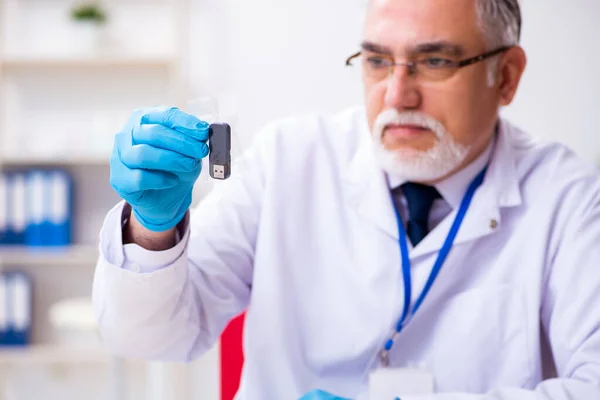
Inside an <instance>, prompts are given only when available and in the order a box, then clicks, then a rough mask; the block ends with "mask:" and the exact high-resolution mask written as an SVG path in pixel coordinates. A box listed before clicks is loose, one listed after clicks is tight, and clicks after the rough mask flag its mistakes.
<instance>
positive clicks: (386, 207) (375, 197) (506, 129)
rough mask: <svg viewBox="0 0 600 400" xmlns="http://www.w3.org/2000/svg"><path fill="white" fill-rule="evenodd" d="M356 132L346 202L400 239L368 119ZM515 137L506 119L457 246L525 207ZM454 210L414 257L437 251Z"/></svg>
mask: <svg viewBox="0 0 600 400" xmlns="http://www.w3.org/2000/svg"><path fill="white" fill-rule="evenodd" d="M358 129H359V131H360V135H361V138H360V140H361V142H360V145H359V149H358V150H357V152H356V154H355V156H354V157H353V158H352V159H351V161H350V164H349V166H348V169H347V171H346V174H345V181H346V182H347V200H348V202H349V204H350V205H351V206H352V207H355V209H356V210H357V212H358V213H359V214H360V215H362V216H363V217H364V218H365V219H367V220H369V221H370V222H372V223H373V224H375V225H376V226H377V227H378V228H379V229H380V230H381V231H383V232H384V233H385V234H387V235H388V236H390V237H392V238H394V239H396V240H398V227H397V224H396V215H395V212H394V205H393V200H392V195H391V189H390V186H389V183H388V179H387V175H386V174H385V173H384V172H383V171H382V169H381V168H380V167H379V165H378V163H377V160H376V159H375V154H374V151H373V142H372V138H371V134H370V132H369V129H368V126H367V124H366V120H364V118H363V119H361V122H360V126H359V127H358ZM515 133H516V128H514V127H513V126H512V125H510V124H509V123H508V122H506V121H504V120H499V126H498V134H497V139H496V143H495V145H494V146H493V147H492V150H491V156H490V158H489V165H488V170H487V172H486V176H485V178H484V181H483V183H482V185H481V186H480V188H479V189H478V190H477V192H476V193H475V196H474V198H473V200H472V203H471V207H470V208H469V211H468V212H467V215H466V217H465V219H464V221H463V225H462V226H461V229H460V230H459V232H458V235H457V237H456V240H455V242H454V243H455V244H459V243H462V242H465V241H469V240H474V239H476V238H478V237H481V236H485V235H488V234H491V233H493V232H495V231H497V230H498V229H499V228H500V226H501V222H502V220H501V213H500V210H501V209H502V208H505V207H514V206H518V205H520V204H521V202H522V198H521V191H520V186H519V180H520V177H519V175H518V171H517V167H516V161H515V158H514V154H513V152H514V148H513V146H512V141H514V139H513V137H514V135H515ZM456 211H457V208H454V210H453V211H452V212H451V213H450V214H449V215H448V216H447V217H446V218H445V219H444V220H443V221H442V222H441V223H440V224H438V226H437V227H436V228H435V229H433V230H432V231H431V232H430V234H429V235H427V236H426V237H425V239H423V241H421V242H420V243H419V245H418V246H417V247H415V248H414V249H413V248H412V247H411V249H410V252H411V258H413V257H418V256H420V255H424V254H427V253H429V252H432V251H439V249H440V247H441V244H442V243H443V242H444V239H445V237H446V235H447V234H448V231H449V229H450V226H451V225H452V222H453V221H454V217H455V216H456ZM409 247H410V243H409Z"/></svg>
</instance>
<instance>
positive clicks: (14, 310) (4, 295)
mask: <svg viewBox="0 0 600 400" xmlns="http://www.w3.org/2000/svg"><path fill="white" fill-rule="evenodd" d="M32 300H33V288H32V283H31V279H30V277H29V276H28V275H27V274H25V273H24V272H19V271H14V272H5V273H2V274H0V345H1V346H26V345H28V344H29V343H30V342H31V327H32V314H33V307H32Z"/></svg>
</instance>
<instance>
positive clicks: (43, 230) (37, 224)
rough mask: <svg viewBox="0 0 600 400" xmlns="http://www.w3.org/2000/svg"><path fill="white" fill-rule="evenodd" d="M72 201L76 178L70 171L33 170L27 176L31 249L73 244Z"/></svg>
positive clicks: (27, 238) (27, 235) (27, 233)
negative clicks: (32, 247)
mask: <svg viewBox="0 0 600 400" xmlns="http://www.w3.org/2000/svg"><path fill="white" fill-rule="evenodd" d="M72 198H73V184H72V178H71V176H70V175H69V174H68V173H67V172H66V171H63V170H58V169H57V170H48V171H43V170H32V171H30V172H29V173H28V174H27V214H28V226H27V232H26V235H25V243H26V244H27V245H28V246H34V247H35V246H66V245H69V244H71V228H72V223H71V220H72V218H71V216H72V206H73V201H72Z"/></svg>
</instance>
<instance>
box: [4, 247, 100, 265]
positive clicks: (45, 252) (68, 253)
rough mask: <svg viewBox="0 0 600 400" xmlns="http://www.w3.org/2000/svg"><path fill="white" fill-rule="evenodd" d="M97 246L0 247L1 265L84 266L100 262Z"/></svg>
mask: <svg viewBox="0 0 600 400" xmlns="http://www.w3.org/2000/svg"><path fill="white" fill-rule="evenodd" d="M98 255H99V253H98V246H97V245H71V246H65V247H56V248H55V247H27V246H0V264H4V265H7V264H17V265H18V264H25V265H83V264H95V263H96V262H97V260H98Z"/></svg>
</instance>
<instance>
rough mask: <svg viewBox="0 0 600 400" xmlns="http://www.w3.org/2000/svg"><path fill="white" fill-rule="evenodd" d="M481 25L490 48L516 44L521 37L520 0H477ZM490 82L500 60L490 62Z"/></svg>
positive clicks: (493, 78) (490, 83)
mask: <svg viewBox="0 0 600 400" xmlns="http://www.w3.org/2000/svg"><path fill="white" fill-rule="evenodd" d="M476 8H477V16H478V17H479V25H480V27H481V29H482V31H483V33H484V35H485V37H486V40H487V46H488V47H489V50H492V49H493V48H497V47H502V46H514V45H517V44H518V43H519V40H520V37H521V8H520V6H519V0H476ZM488 65H489V66H488V83H489V85H490V86H492V85H493V84H494V82H495V77H496V72H497V66H498V60H497V59H492V60H490V61H489V64H488Z"/></svg>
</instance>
